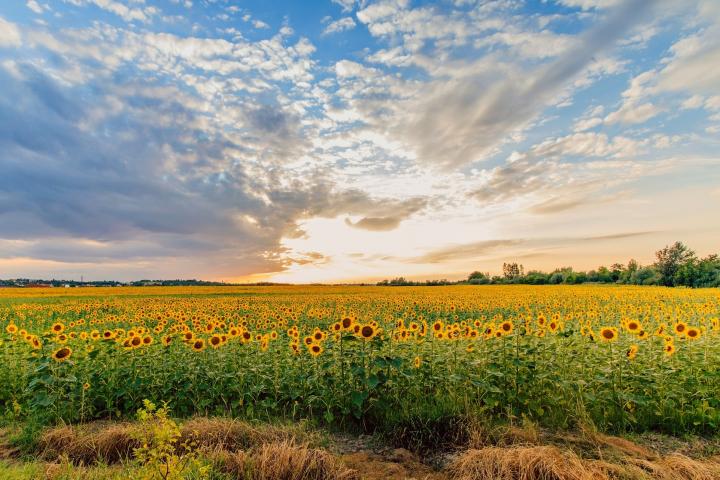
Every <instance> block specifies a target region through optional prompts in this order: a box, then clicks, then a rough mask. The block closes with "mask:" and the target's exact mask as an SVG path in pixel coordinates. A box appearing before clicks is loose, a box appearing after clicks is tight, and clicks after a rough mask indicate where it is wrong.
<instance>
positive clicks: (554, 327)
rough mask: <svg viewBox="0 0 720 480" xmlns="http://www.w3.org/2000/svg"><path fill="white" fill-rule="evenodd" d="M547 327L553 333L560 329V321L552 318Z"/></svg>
mask: <svg viewBox="0 0 720 480" xmlns="http://www.w3.org/2000/svg"><path fill="white" fill-rule="evenodd" d="M548 328H550V331H551V332H552V333H555V332H557V331H558V330H559V329H560V322H558V321H556V320H552V321H551V322H550V323H549V324H548Z"/></svg>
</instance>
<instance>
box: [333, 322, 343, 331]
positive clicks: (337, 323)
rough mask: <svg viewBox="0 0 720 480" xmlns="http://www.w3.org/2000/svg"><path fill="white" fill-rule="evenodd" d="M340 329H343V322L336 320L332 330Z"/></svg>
mask: <svg viewBox="0 0 720 480" xmlns="http://www.w3.org/2000/svg"><path fill="white" fill-rule="evenodd" d="M340 330H342V323H340V322H335V323H333V324H332V331H333V332H339V331H340Z"/></svg>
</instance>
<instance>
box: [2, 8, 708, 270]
mask: <svg viewBox="0 0 720 480" xmlns="http://www.w3.org/2000/svg"><path fill="white" fill-rule="evenodd" d="M717 65H720V3H719V2H717V1H714V0H692V1H687V2H673V1H669V0H667V1H662V0H658V1H645V0H545V1H521V0H489V1H481V0H454V1H453V0H446V1H438V2H430V1H411V0H381V1H377V2H376V1H369V0H368V1H365V0H359V1H353V0H333V1H331V0H328V1H319V0H313V1H303V2H299V1H285V2H281V1H277V2H266V1H261V2H257V1H256V2H250V1H229V0H227V1H225V0H166V1H157V2H155V1H151V0H14V1H8V2H3V3H2V4H0V85H2V89H1V90H0V169H1V170H2V175H0V205H1V207H0V277H15V276H38V277H64V278H78V277H79V276H80V275H84V277H85V278H94V279H104V278H116V279H135V278H176V277H184V278H187V277H197V278H206V279H223V280H267V279H270V280H277V281H295V282H304V281H353V280H361V279H362V280H366V279H379V278H387V277H392V276H396V275H405V276H409V277H412V278H437V277H450V278H457V277H459V276H462V275H465V274H467V272H469V271H472V270H477V269H480V270H483V271H491V272H494V271H497V270H498V269H499V266H500V265H501V264H502V262H504V261H512V260H515V261H521V262H522V263H524V264H525V265H526V269H530V268H542V269H550V268H552V267H555V266H560V265H574V266H575V267H577V268H584V269H587V268H593V267H597V266H598V265H600V264H608V263H613V262H615V261H626V260H628V259H629V258H631V257H635V258H637V259H638V260H640V261H641V263H648V262H650V261H651V260H652V251H653V250H655V249H657V248H659V247H662V246H663V245H665V244H666V243H669V242H672V241H674V240H677V239H680V240H684V241H686V242H687V243H689V244H690V245H691V246H693V247H694V248H695V249H697V250H698V252H699V253H701V254H706V253H710V252H714V251H717V245H718V242H717V239H718V238H720V215H718V214H717V211H718V210H717V209H718V207H719V206H720V168H719V167H720V157H719V156H718V153H717V152H718V146H719V144H720V142H719V141H720V69H718V68H717Z"/></svg>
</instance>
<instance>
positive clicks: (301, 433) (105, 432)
mask: <svg viewBox="0 0 720 480" xmlns="http://www.w3.org/2000/svg"><path fill="white" fill-rule="evenodd" d="M137 429H138V426H137V424H134V423H112V424H106V423H91V424H86V425H83V426H68V425H65V426H61V427H56V428H52V429H49V430H47V431H45V432H44V433H43V435H42V436H41V437H40V440H39V442H38V447H37V450H38V452H39V454H40V457H41V458H43V459H45V460H50V461H54V460H57V459H58V458H60V457H63V456H65V457H67V458H68V459H69V460H70V461H71V462H73V463H75V464H78V465H91V464H93V463H98V462H102V463H106V464H113V463H117V462H120V461H123V460H126V459H129V458H131V457H132V455H133V450H134V449H136V448H137V447H139V446H140V445H139V442H138V441H137V440H136V438H137V435H136V433H137ZM294 439H299V440H300V441H302V442H303V443H319V441H320V439H319V434H313V433H311V432H308V431H306V430H305V429H303V428H302V427H297V426H292V427H284V426H283V427H280V426H273V425H263V426H261V427H256V426H253V425H251V424H249V423H246V422H241V421H237V420H231V419H224V418H196V419H192V420H189V421H187V422H186V423H184V424H183V425H182V426H181V436H180V439H179V441H178V445H183V444H185V443H186V442H188V444H193V445H194V446H195V448H198V449H202V450H205V451H220V450H227V451H230V452H237V451H242V450H248V449H251V448H253V447H257V446H259V445H262V444H265V443H272V442H281V441H290V440H294Z"/></svg>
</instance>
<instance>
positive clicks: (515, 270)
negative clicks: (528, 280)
mask: <svg viewBox="0 0 720 480" xmlns="http://www.w3.org/2000/svg"><path fill="white" fill-rule="evenodd" d="M523 270H524V269H523V266H522V265H518V264H517V263H515V262H513V263H503V276H504V277H505V278H506V279H507V280H511V279H513V278H518V277H521V276H523V273H524V271H523Z"/></svg>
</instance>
